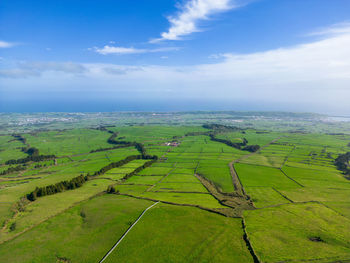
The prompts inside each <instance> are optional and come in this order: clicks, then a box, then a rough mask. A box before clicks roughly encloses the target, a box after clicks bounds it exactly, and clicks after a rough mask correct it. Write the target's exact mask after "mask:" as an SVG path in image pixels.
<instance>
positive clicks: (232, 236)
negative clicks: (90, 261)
mask: <svg viewBox="0 0 350 263" xmlns="http://www.w3.org/2000/svg"><path fill="white" fill-rule="evenodd" d="M106 262H135V263H137V262H247V263H248V262H252V257H251V256H250V254H249V252H248V250H247V248H246V245H245V242H244V240H243V232H242V225H241V220H240V219H232V218H225V217H222V216H219V215H216V214H212V213H209V212H205V211H202V210H200V209H196V208H190V207H178V206H170V205H165V204H157V205H156V206H155V207H153V208H152V209H150V210H149V211H147V213H146V214H145V215H144V217H143V218H142V219H141V221H140V222H139V223H138V224H137V225H136V226H135V227H134V228H133V229H132V230H131V231H130V232H129V234H128V235H127V236H126V238H125V239H124V240H123V241H122V242H121V243H120V245H119V247H117V249H116V250H114V252H113V253H112V254H111V255H110V256H109V258H108V259H107V260H106Z"/></svg>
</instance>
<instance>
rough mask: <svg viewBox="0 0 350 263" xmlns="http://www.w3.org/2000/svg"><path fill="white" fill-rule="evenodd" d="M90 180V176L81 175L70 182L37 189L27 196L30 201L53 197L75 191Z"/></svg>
mask: <svg viewBox="0 0 350 263" xmlns="http://www.w3.org/2000/svg"><path fill="white" fill-rule="evenodd" d="M88 180H89V177H88V176H84V175H82V174H81V175H79V176H77V177H74V178H73V179H71V180H70V181H61V182H59V183H56V184H52V185H48V186H43V187H36V188H35V190H34V191H33V192H31V193H29V194H27V199H28V200H29V201H35V200H36V199H37V198H38V197H41V196H45V195H53V194H56V193H60V192H63V191H66V190H73V189H76V188H79V187H81V186H82V185H83V184H84V183H85V182H86V181H88Z"/></svg>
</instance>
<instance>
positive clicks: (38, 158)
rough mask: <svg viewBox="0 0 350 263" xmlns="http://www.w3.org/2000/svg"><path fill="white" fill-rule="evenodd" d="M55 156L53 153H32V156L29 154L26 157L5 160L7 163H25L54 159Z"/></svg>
mask: <svg viewBox="0 0 350 263" xmlns="http://www.w3.org/2000/svg"><path fill="white" fill-rule="evenodd" d="M55 158H56V156H55V155H53V154H50V155H30V156H27V157H25V158H19V159H12V160H8V161H6V162H5V164H7V165H9V164H24V163H28V162H42V161H46V160H53V159H55Z"/></svg>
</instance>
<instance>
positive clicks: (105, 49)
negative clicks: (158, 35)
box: [94, 45, 179, 55]
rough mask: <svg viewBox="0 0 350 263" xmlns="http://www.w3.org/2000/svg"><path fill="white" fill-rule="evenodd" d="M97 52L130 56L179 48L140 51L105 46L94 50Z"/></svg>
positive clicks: (137, 49)
mask: <svg viewBox="0 0 350 263" xmlns="http://www.w3.org/2000/svg"><path fill="white" fill-rule="evenodd" d="M94 50H95V52H97V53H99V54H102V55H108V54H117V55H128V54H143V53H157V52H167V51H175V50H179V48H177V47H165V48H154V49H139V48H133V47H116V46H108V45H106V46H104V47H103V48H97V47H95V48H94Z"/></svg>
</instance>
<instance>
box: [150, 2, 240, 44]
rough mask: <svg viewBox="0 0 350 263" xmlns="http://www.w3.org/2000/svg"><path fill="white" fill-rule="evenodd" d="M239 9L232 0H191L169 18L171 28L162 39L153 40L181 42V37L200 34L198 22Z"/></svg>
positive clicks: (155, 40) (162, 35)
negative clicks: (216, 14) (235, 8)
mask: <svg viewBox="0 0 350 263" xmlns="http://www.w3.org/2000/svg"><path fill="white" fill-rule="evenodd" d="M234 7H237V6H235V5H233V4H232V3H231V0H189V1H187V3H186V4H185V5H184V6H183V7H181V10H180V12H179V13H178V14H177V15H176V16H170V17H168V20H169V22H170V28H169V29H168V31H167V32H163V33H162V34H161V38H158V39H154V40H151V42H158V41H161V40H179V39H181V37H183V36H186V35H189V34H191V33H194V32H198V31H199V30H200V29H199V28H198V25H197V24H198V22H199V21H200V20H206V19H208V18H209V17H210V16H211V15H213V14H215V13H220V12H224V11H227V10H229V9H232V8H234Z"/></svg>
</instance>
